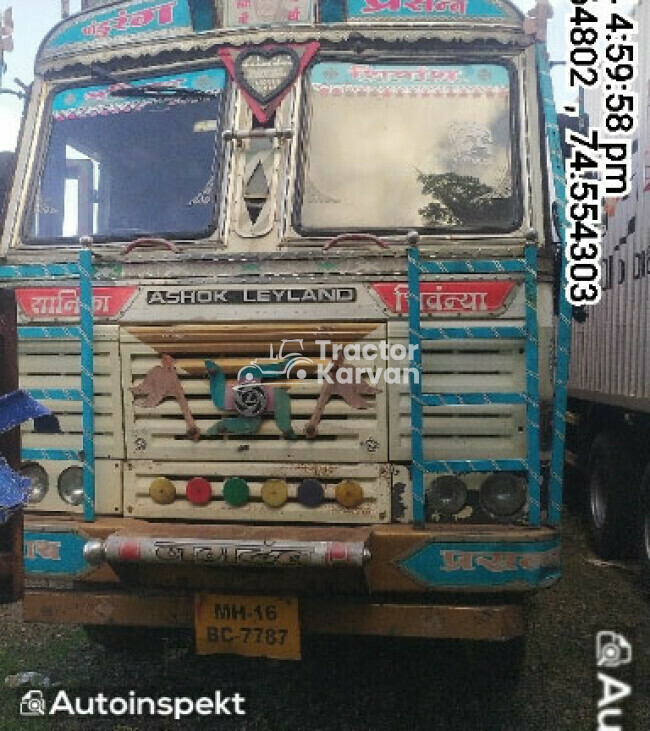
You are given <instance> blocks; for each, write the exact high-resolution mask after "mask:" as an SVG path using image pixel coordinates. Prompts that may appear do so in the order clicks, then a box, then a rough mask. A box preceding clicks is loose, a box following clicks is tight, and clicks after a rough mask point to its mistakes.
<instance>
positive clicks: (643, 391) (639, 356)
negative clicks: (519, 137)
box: [567, 0, 650, 579]
mask: <svg viewBox="0 0 650 731" xmlns="http://www.w3.org/2000/svg"><path fill="white" fill-rule="evenodd" d="M636 16H637V17H636V22H637V23H638V29H639V38H643V34H644V33H647V32H648V30H649V29H650V10H649V5H648V3H647V2H646V1H645V0H643V1H642V2H640V3H639V4H638V5H637V6H636ZM649 83H650V60H649V54H648V48H647V44H646V45H644V44H643V43H640V44H639V67H638V78H637V83H636V93H638V109H639V118H638V125H637V127H636V131H635V132H634V135H633V144H632V159H631V167H632V185H631V190H630V193H629V195H627V196H625V197H623V198H614V199H609V200H607V201H606V205H605V210H604V233H603V239H602V242H603V243H602V248H603V253H602V262H601V267H602V286H603V294H602V299H601V301H600V303H599V304H598V305H597V306H595V307H593V308H591V307H590V308H588V309H587V310H586V311H585V312H584V313H582V317H581V319H583V321H582V322H580V323H576V324H575V327H574V328H573V343H572V351H573V359H572V366H571V374H570V380H569V415H568V419H569V422H568V429H569V442H568V450H567V461H568V462H569V464H570V465H571V466H572V467H574V468H575V469H576V470H577V476H578V477H581V478H583V479H582V484H584V487H585V493H584V494H585V497H586V500H585V506H586V516H587V522H588V525H589V530H590V534H591V537H592V542H593V545H594V548H595V550H596V552H597V553H598V554H599V555H600V556H601V557H602V558H605V559H614V558H621V557H624V556H639V555H640V557H641V561H642V565H643V572H644V574H645V576H646V579H647V578H648V576H650V466H649V465H650V461H649V454H648V448H647V445H648V437H649V435H650V430H649V426H650V419H649V412H650V390H649V389H650V384H649V382H648V378H647V367H648V355H649V352H650V351H649V349H650V336H649V333H648V316H647V311H648V276H649V275H650V249H649V248H648V247H649V245H650V196H649V194H650V126H649V125H650V121H649V118H648V117H649V115H648V110H649V106H648V105H649V104H650V97H649V95H648V84H649ZM599 107H600V100H599V99H595V98H593V97H592V96H591V95H589V94H588V95H587V96H586V99H585V110H584V111H585V121H587V122H588V123H589V124H590V125H591V126H592V127H597V126H598V125H599V123H600V114H601V113H600V111H599Z"/></svg>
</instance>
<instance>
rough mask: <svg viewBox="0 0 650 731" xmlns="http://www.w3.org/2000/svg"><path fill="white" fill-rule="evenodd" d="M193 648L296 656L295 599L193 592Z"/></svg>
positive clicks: (205, 651)
mask: <svg viewBox="0 0 650 731" xmlns="http://www.w3.org/2000/svg"><path fill="white" fill-rule="evenodd" d="M194 627H195V633H196V651H197V652H198V653H199V655H209V654H211V653H232V654H235V655H249V656H251V657H270V658H274V659H280V660H283V659H284V660H300V622H299V620H298V600H297V599H295V598H293V597H274V596H261V597H260V596H232V595H228V594H223V595H222V594H197V595H196V596H195V601H194Z"/></svg>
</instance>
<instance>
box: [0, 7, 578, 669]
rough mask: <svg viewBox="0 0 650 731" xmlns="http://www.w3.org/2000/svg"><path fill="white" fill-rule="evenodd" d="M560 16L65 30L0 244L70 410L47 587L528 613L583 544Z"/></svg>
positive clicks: (201, 622)
mask: <svg viewBox="0 0 650 731" xmlns="http://www.w3.org/2000/svg"><path fill="white" fill-rule="evenodd" d="M546 17H547V14H545V13H544V12H542V13H540V14H539V15H538V16H535V17H532V16H531V17H529V18H524V17H523V16H522V15H521V13H520V12H519V11H518V10H517V9H516V8H515V7H514V6H513V5H511V4H510V3H508V2H506V1H505V0H440V1H437V2H429V0H408V1H407V0H403V1H402V0H387V1H384V0H381V1H379V0H346V2H343V3H342V2H330V0H321V1H320V2H317V3H313V2H311V1H310V0H287V1H286V2H275V1H272V0H264V1H260V2H257V1H256V0H252V1H251V0H226V1H225V2H219V3H214V2H212V0H189V1H188V0H170V1H168V2H165V1H158V2H157V1H156V0H138V1H136V2H133V1H131V2H121V3H120V2H118V3H112V4H108V5H105V6H104V5H102V6H100V7H93V8H91V9H89V10H88V11H86V12H82V13H81V14H78V15H75V16H72V17H70V18H68V19H66V20H65V21H64V22H62V23H61V24H60V25H58V26H57V27H56V28H55V29H54V30H53V31H52V32H51V33H50V35H49V36H48V37H47V38H46V39H45V41H44V42H43V44H42V46H41V49H40V52H39V54H38V58H37V61H36V77H35V82H34V85H33V88H32V90H31V93H30V98H29V102H28V105H27V111H26V116H25V121H24V124H23V131H22V135H21V140H20V145H19V152H18V157H17V164H16V172H15V177H14V182H13V187H12V189H11V193H10V196H9V204H8V213H7V219H6V225H5V229H4V234H3V238H2V256H3V257H4V258H5V260H4V262H2V265H0V279H1V280H2V282H3V285H4V286H5V287H8V288H12V289H14V290H15V293H16V298H17V307H18V321H19V322H18V333H19V343H20V346H19V351H20V352H19V367H20V382H21V387H22V388H25V389H28V390H29V391H30V392H31V393H32V395H33V396H35V397H36V398H39V399H41V400H42V401H43V402H44V403H45V404H46V405H47V406H48V407H49V409H50V410H51V412H52V416H51V417H48V419H47V420H45V421H39V422H37V423H36V424H35V425H34V427H33V428H32V427H31V426H27V427H25V428H24V430H23V442H22V473H23V474H24V475H25V476H27V477H29V478H30V479H31V484H32V489H31V493H30V503H29V505H28V511H27V516H26V526H25V542H24V548H25V570H26V580H25V596H24V602H23V611H24V616H25V619H26V620H28V621H45V622H54V621H55V622H70V623H78V624H83V625H86V626H88V627H89V628H90V631H91V632H92V633H93V635H94V636H96V637H98V636H101V637H102V639H103V640H104V641H109V639H110V637H115V634H116V628H118V629H119V630H120V634H121V635H122V636H127V637H128V638H129V641H130V642H132V641H135V639H137V637H138V636H141V635H142V633H143V632H144V630H145V629H146V628H157V627H187V628H191V627H193V628H194V630H195V633H196V643H197V648H198V650H199V651H200V652H239V653H243V654H261V655H267V656H273V657H297V656H299V654H300V635H301V633H309V632H313V633H348V634H377V635H397V636H415V637H423V638H426V637H457V638H465V639H473V640H503V641H508V640H513V639H514V638H517V637H520V636H522V635H523V633H524V631H525V613H524V604H525V602H523V601H522V600H523V598H524V597H526V596H527V595H528V594H530V593H531V592H534V591H536V590H538V589H539V588H540V587H546V586H550V585H551V584H553V583H554V582H555V581H556V580H557V579H558V577H559V575H560V555H559V550H560V533H559V520H560V512H561V510H560V506H561V500H562V498H561V495H562V493H561V488H562V485H561V479H562V463H563V440H562V434H563V432H564V402H563V398H565V396H566V369H567V363H566V358H563V357H561V356H560V357H559V358H558V362H557V365H556V364H555V363H554V361H553V352H566V345H567V339H568V337H569V333H568V331H567V330H566V329H564V330H562V328H560V333H559V336H558V337H559V344H560V348H557V347H554V338H555V333H554V321H553V301H552V300H553V296H552V288H553V253H552V252H553V247H552V245H551V231H550V227H549V223H548V217H547V215H546V211H547V210H548V209H549V205H548V200H549V198H548V192H547V191H546V189H545V181H546V180H547V177H548V176H547V175H546V172H545V169H544V165H545V161H546V160H547V146H548V144H549V139H550V144H558V136H557V133H556V132H557V130H556V127H555V125H556V121H555V111H554V108H553V103H552V98H551V94H550V86H549V83H550V77H549V72H548V66H549V64H548V58H547V54H546V49H545V46H544V43H543V40H542V39H543V32H542V31H543V29H544V26H545V19H546ZM536 34H537V36H539V37H536ZM553 131H555V134H551V133H553ZM549 135H550V137H549ZM556 173H557V171H556ZM555 177H556V178H558V177H559V174H556V176H555ZM566 321H567V320H566V318H565V320H564V321H563V322H566ZM562 346H564V347H562ZM554 398H555V402H554ZM551 462H552V463H553V465H554V467H552V468H550V469H549V464H550V463H551ZM502 646H505V643H504V644H503V645H502Z"/></svg>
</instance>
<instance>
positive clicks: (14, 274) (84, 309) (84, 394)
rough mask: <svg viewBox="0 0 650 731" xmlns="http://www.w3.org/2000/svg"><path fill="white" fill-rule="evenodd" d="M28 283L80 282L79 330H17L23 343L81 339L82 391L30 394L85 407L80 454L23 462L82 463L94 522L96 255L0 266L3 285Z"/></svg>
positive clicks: (44, 452)
mask: <svg viewBox="0 0 650 731" xmlns="http://www.w3.org/2000/svg"><path fill="white" fill-rule="evenodd" d="M26 279H37V280H38V279H54V280H56V279H78V280H79V314H80V318H79V319H80V322H79V325H78V326H75V325H64V326H52V327H49V326H40V325H38V326H35V325H26V326H20V327H18V337H19V338H22V339H23V340H50V339H78V340H79V341H80V344H81V368H80V370H81V388H80V389H61V388H43V389H33V390H31V391H30V394H31V395H32V396H35V397H37V398H41V399H48V398H49V399H57V400H65V401H80V402H81V404H82V411H81V424H82V445H81V450H79V451H77V450H66V449H23V450H22V452H21V456H22V458H23V459H50V460H61V461H68V460H78V461H81V462H83V500H84V502H83V512H84V520H86V521H88V522H92V521H94V520H95V441H94V432H95V390H94V318H93V291H92V280H93V254H92V252H91V250H90V249H81V250H80V252H79V258H78V261H77V263H72V262H63V263H53V264H25V265H4V266H0V281H2V280H8V281H10V282H12V283H14V282H15V281H16V280H26Z"/></svg>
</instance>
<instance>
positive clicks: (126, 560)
mask: <svg viewBox="0 0 650 731" xmlns="http://www.w3.org/2000/svg"><path fill="white" fill-rule="evenodd" d="M83 556H84V558H85V559H86V561H87V562H88V563H89V564H92V565H94V566H99V565H101V564H102V563H109V564H112V563H119V564H133V563H136V564H159V565H160V564H163V565H165V564H166V565H182V564H196V565H200V566H215V567H217V566H218V567H223V566H236V567H247V566H249V567H260V566H263V567H265V568H266V567H269V568H291V567H305V566H308V567H314V566H346V567H353V568H361V567H362V566H363V565H364V564H365V563H366V562H367V561H368V560H369V559H370V550H369V549H368V548H367V547H366V545H365V543H362V542H335V541H264V540H205V539H199V538H197V539H192V538H173V539H167V538H153V537H149V536H133V537H131V536H125V535H116V534H113V535H109V536H107V537H106V538H105V539H103V540H97V539H95V540H90V541H88V542H87V543H86V545H85V546H84V549H83Z"/></svg>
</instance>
